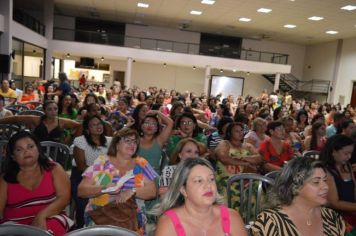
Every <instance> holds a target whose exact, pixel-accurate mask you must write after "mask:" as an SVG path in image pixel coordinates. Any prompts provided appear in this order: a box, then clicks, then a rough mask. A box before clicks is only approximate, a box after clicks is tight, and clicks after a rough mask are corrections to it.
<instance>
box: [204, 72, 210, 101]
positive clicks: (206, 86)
mask: <svg viewBox="0 0 356 236" xmlns="http://www.w3.org/2000/svg"><path fill="white" fill-rule="evenodd" d="M210 74H211V67H210V66H206V67H205V77H204V93H205V94H206V95H208V96H209V94H208V92H209V83H210Z"/></svg>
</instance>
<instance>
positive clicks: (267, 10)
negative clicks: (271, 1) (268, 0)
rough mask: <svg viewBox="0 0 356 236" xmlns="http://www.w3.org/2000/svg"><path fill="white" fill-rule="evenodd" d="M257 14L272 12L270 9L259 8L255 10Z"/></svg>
mask: <svg viewBox="0 0 356 236" xmlns="http://www.w3.org/2000/svg"><path fill="white" fill-rule="evenodd" d="M257 11H258V12H262V13H270V12H271V11H272V9H268V8H263V7H262V8H260V9H258V10H257Z"/></svg>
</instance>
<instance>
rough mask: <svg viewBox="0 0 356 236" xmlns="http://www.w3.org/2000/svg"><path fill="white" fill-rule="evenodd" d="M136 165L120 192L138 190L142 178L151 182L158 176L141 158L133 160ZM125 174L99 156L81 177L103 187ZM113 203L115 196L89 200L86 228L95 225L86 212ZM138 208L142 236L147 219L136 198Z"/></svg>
mask: <svg viewBox="0 0 356 236" xmlns="http://www.w3.org/2000/svg"><path fill="white" fill-rule="evenodd" d="M134 160H135V163H136V165H135V166H134V168H133V174H134V176H135V177H134V178H133V179H130V180H128V181H126V182H125V183H124V185H123V187H122V190H124V191H125V190H128V189H132V188H134V187H135V188H140V187H143V186H144V178H147V179H148V180H150V181H153V180H154V179H155V178H156V177H157V176H158V175H157V173H156V172H155V171H154V170H153V168H152V167H151V166H150V164H149V163H148V162H147V161H146V160H145V159H144V158H142V157H136V158H134ZM124 175H125V173H123V174H121V173H120V172H119V170H118V169H116V168H115V166H114V165H112V164H111V163H110V160H109V157H108V156H107V155H102V156H99V157H98V158H97V159H96V160H95V161H94V164H93V165H91V166H90V167H88V168H87V169H86V170H85V172H84V173H83V176H85V177H88V178H91V179H92V180H93V181H94V182H95V184H96V185H98V186H105V185H108V184H110V183H117V182H118V181H119V180H120V178H121V177H122V176H124ZM112 201H115V195H109V194H103V195H100V196H98V197H94V198H90V199H89V203H88V205H87V207H86V209H85V214H84V221H85V224H86V225H87V226H90V225H94V224H95V223H94V222H93V221H92V219H91V218H90V216H89V214H88V212H89V211H91V210H95V209H97V208H98V207H102V206H105V205H107V204H108V203H110V202H112ZM136 203H137V206H138V210H137V220H138V224H139V225H138V226H139V232H138V233H139V234H141V235H143V234H144V229H145V224H146V222H147V218H146V215H145V205H144V201H143V200H141V199H137V198H136Z"/></svg>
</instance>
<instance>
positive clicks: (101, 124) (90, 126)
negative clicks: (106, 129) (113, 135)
mask: <svg viewBox="0 0 356 236" xmlns="http://www.w3.org/2000/svg"><path fill="white" fill-rule="evenodd" d="M103 126H104V124H103V123H97V124H91V125H89V128H98V127H103Z"/></svg>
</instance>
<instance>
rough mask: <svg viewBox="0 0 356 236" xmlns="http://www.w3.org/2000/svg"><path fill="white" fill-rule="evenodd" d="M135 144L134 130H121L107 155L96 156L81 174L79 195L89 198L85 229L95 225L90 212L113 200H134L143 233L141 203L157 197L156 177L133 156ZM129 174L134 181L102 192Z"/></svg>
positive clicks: (145, 165) (141, 159) (140, 231)
mask: <svg viewBox="0 0 356 236" xmlns="http://www.w3.org/2000/svg"><path fill="white" fill-rule="evenodd" d="M138 143H139V135H138V133H137V132H136V131H135V130H133V129H129V128H123V129H121V130H120V131H118V132H117V133H116V134H115V136H114V137H113V139H112V141H111V144H110V146H109V149H108V153H107V155H102V156H99V157H98V158H97V159H96V160H95V161H94V163H93V165H91V166H90V167H88V168H87V169H86V170H85V171H84V173H83V180H82V182H81V183H80V184H79V187H78V196H79V197H82V198H90V199H89V203H88V205H87V207H86V209H85V213H84V221H85V224H86V225H87V226H90V225H95V222H94V220H93V219H92V218H91V217H90V214H89V212H90V211H92V210H95V209H98V208H101V207H104V206H105V205H108V204H110V203H111V202H115V201H116V202H117V203H118V202H120V203H124V202H126V201H127V200H129V199H130V198H131V197H135V200H136V202H137V205H138V209H137V219H138V233H140V234H141V235H143V234H144V229H145V223H146V216H145V212H144V207H143V206H144V204H143V201H144V200H151V199H153V198H155V197H156V185H155V183H154V181H153V180H154V179H155V178H156V177H157V176H158V175H157V173H156V172H155V171H154V170H153V168H152V167H151V166H150V164H149V163H148V162H147V161H146V160H145V159H143V158H142V157H137V156H136V151H137V145H138ZM130 171H133V174H134V178H130V179H128V180H127V181H125V182H124V184H123V186H122V187H121V188H119V189H118V190H116V191H113V192H110V194H108V193H104V192H102V190H104V189H106V188H107V187H112V186H115V185H116V184H117V182H118V181H120V179H121V178H122V177H123V176H125V175H126V174H127V173H128V172H130ZM104 223H105V222H104ZM106 224H108V223H106Z"/></svg>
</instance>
